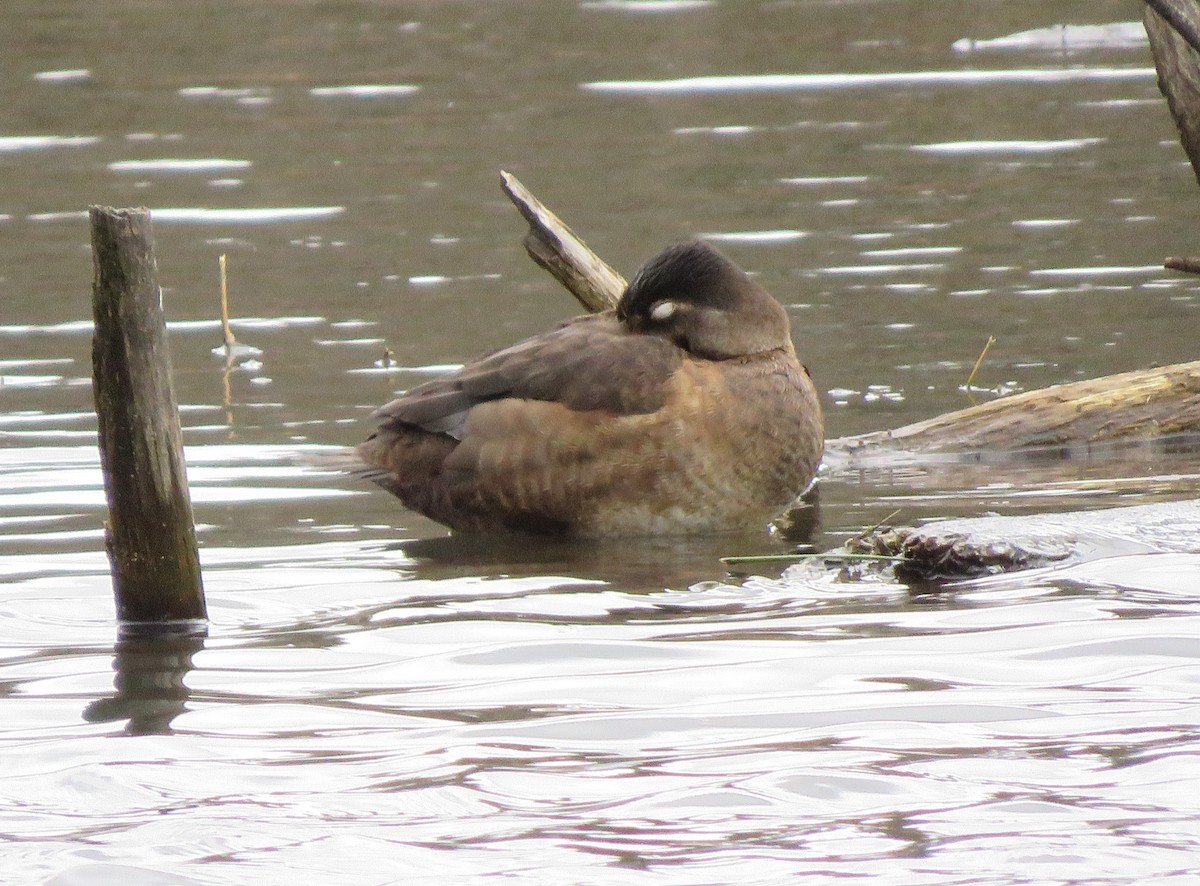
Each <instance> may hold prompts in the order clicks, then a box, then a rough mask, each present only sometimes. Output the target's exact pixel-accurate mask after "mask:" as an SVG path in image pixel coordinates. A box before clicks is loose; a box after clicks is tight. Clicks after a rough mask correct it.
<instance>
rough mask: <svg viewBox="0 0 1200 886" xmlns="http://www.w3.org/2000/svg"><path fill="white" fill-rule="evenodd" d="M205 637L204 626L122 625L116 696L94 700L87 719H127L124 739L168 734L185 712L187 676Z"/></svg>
mask: <svg viewBox="0 0 1200 886" xmlns="http://www.w3.org/2000/svg"><path fill="white" fill-rule="evenodd" d="M207 636H208V629H207V627H206V626H205V625H204V624H195V623H189V624H180V625H176V626H171V625H137V624H124V625H122V626H121V631H120V634H119V636H118V637H117V643H116V646H115V648H114V654H113V671H115V672H116V676H115V677H114V678H113V685H114V687H115V689H116V692H115V693H113V694H112V695H110V696H107V697H106V698H100V699H97V700H96V701H93V702H90V703H89V704H88V705H87V707H86V708H84V710H83V719H84V720H85V721H87V722H88V723H112V722H120V721H125V727H124V732H125V734H126V735H160V734H161V735H167V734H170V733H171V732H172V729H171V723H172V721H173V720H174V719H175V718H176V717H178V716H179V715H180V714H182V713H183V712H184V711H186V710H187V703H188V699H189V698H190V697H191V691H190V690H189V689H188V686H187V683H186V680H185V678H186V677H187V675H188V673H189V672H190V671H191V670H192V667H193V665H192V657H193V656H194V655H195V654H196V653H197V652H199V651H200V650H202V649H203V648H204V641H205V639H206V637H207Z"/></svg>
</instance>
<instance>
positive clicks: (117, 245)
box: [88, 206, 206, 622]
mask: <svg viewBox="0 0 1200 886" xmlns="http://www.w3.org/2000/svg"><path fill="white" fill-rule="evenodd" d="M88 215H89V217H90V219H91V232H92V258H93V266H94V268H95V276H94V278H93V283H92V312H93V314H94V316H95V321H96V329H95V334H94V336H93V338H92V389H93V391H94V393H95V398H96V416H97V418H98V420H99V427H100V465H101V468H102V469H103V471H104V489H105V493H106V495H107V498H108V528H107V533H106V545H107V548H108V557H109V562H110V563H111V564H112V576H113V594H114V596H115V598H116V603H117V617H118V619H120V620H121V621H124V622H162V621H180V620H196V619H204V618H206V609H205V605H204V588H203V585H202V583H201V579H200V560H199V556H198V554H197V551H196V530H195V527H194V525H193V522H192V503H191V499H190V498H189V497H188V489H187V475H186V472H185V468H184V461H183V441H182V436H181V434H180V430H179V414H178V411H177V409H176V406H175V391H174V387H173V386H172V384H171V358H170V354H169V352H168V350H167V342H166V335H165V324H164V322H163V311H162V295H161V292H160V290H159V286H158V267H157V265H156V263H155V260H154V241H153V237H152V235H151V227H150V211H149V210H147V209H113V208H111V207H107V206H92V207H90V208H89V210H88Z"/></svg>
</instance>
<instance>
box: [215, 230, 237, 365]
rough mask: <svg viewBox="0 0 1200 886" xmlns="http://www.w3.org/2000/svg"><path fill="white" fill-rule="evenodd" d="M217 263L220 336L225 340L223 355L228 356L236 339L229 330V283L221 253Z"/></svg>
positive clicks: (223, 257)
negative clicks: (218, 270) (218, 268)
mask: <svg viewBox="0 0 1200 886" xmlns="http://www.w3.org/2000/svg"><path fill="white" fill-rule="evenodd" d="M217 263H218V264H219V265H220V266H221V334H222V336H224V338H225V355H226V356H229V355H231V354H232V353H233V346H234V345H236V344H237V339H236V338H234V337H233V330H232V329H230V328H229V281H228V277H227V276H226V273H225V254H224V253H221V257H220V258H219V259H217Z"/></svg>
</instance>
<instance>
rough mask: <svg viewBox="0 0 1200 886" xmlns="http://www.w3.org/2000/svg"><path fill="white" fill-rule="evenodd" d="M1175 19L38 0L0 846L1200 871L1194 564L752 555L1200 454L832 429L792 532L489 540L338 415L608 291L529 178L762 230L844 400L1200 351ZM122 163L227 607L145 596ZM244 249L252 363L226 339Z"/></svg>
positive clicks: (582, 200)
mask: <svg viewBox="0 0 1200 886" xmlns="http://www.w3.org/2000/svg"><path fill="white" fill-rule="evenodd" d="M1130 15H1131V7H1130V6H1129V5H1128V4H1125V3H1117V2H1115V0H1102V2H1088V3H1083V2H1063V3H1056V4H1043V3H1032V2H1007V3H974V4H960V3H947V2H940V0H939V2H931V0H922V2H919V3H918V2H915V0H911V2H904V0H867V2H860V3H854V4H845V3H835V2H828V0H804V2H801V0H797V2H784V3H775V2H771V3H768V2H763V3H758V2H744V3H743V2H737V3H735V2H732V0H689V2H676V0H666V2H664V0H628V2H625V0H613V2H608V0H605V2H580V3H570V2H549V0H514V2H509V3H492V4H476V3H433V2H413V3H403V4H385V5H379V4H372V3H357V2H350V3H343V4H336V5H330V4H323V3H316V2H306V0H305V2H296V3H287V4H280V3H273V2H250V3H243V4H240V5H239V6H238V8H237V9H236V10H232V9H226V8H218V7H217V6H215V5H212V4H158V5H154V4H150V5H147V4H140V3H129V2H119V0H100V2H93V3H81V2H78V0H37V2H34V0H13V2H9V3H8V4H7V5H6V6H5V8H4V11H3V12H0V34H3V35H4V36H3V37H0V40H2V41H3V45H4V48H5V53H4V55H5V59H6V67H5V70H4V73H3V75H2V76H3V78H4V83H5V86H6V96H8V101H7V103H6V109H5V112H4V114H3V115H2V117H0V168H2V169H3V171H4V173H5V175H4V181H5V182H6V186H5V188H4V190H3V193H2V194H0V582H3V586H2V587H0V637H3V638H4V639H3V641H0V696H2V701H0V704H2V705H3V710H4V712H5V717H4V719H3V721H2V724H0V748H2V751H3V758H4V760H5V765H4V767H3V770H2V771H0V841H2V848H0V852H2V856H0V857H2V858H3V864H2V865H0V882H12V883H14V884H15V883H21V884H25V883H48V884H49V883H53V884H55V886H80V884H92V883H107V882H114V881H117V880H120V881H123V882H128V883H131V884H159V883H171V884H179V883H213V884H217V883H227V882H229V881H231V880H253V881H254V882H256V883H264V884H270V883H295V882H297V880H302V881H305V882H308V881H319V882H353V883H355V884H386V883H399V882H409V881H411V880H412V878H413V877H424V878H427V879H430V880H432V881H434V882H454V883H476V882H480V883H482V882H484V881H487V882H492V881H494V880H495V878H496V877H497V876H505V877H508V878H509V879H511V880H514V881H516V882H528V883H555V884H558V883H563V882H571V883H624V882H639V883H641V882H646V881H647V880H648V879H651V878H652V879H653V880H654V881H655V882H662V883H681V884H684V883H686V884H709V883H722V884H724V883H735V882H755V883H785V882H786V883H792V882H796V881H797V879H803V878H807V879H808V880H811V881H813V882H820V881H824V880H832V879H834V878H839V879H840V878H856V879H865V878H870V879H871V880H872V882H880V883H905V884H907V883H920V884H943V883H944V884H967V883H970V884H979V883H1011V882H1019V881H1028V882H1038V883H1096V884H1099V883H1105V884H1108V883H1114V884H1115V883H1131V882H1148V881H1153V882H1163V883H1171V882H1179V883H1187V882H1194V880H1195V878H1196V875H1197V873H1198V871H1200V865H1198V863H1197V862H1196V861H1195V859H1196V858H1197V850H1198V849H1200V826H1198V825H1197V822H1198V821H1200V807H1198V803H1197V799H1196V798H1197V796H1198V795H1200V794H1198V791H1197V776H1196V766H1195V758H1196V756H1197V754H1200V740H1198V735H1200V721H1198V712H1200V707H1198V706H1197V697H1198V687H1200V661H1198V659H1200V591H1198V589H1200V563H1198V562H1197V560H1196V557H1195V555H1188V554H1172V555H1161V556H1140V557H1122V558H1111V559H1108V560H1101V561H1096V562H1092V563H1085V564H1082V565H1077V566H1072V567H1069V568H1063V569H1058V570H1047V571H1040V572H1037V573H1029V574H1024V575H1017V576H1009V577H1003V578H992V579H987V580H982V581H977V582H973V583H967V584H962V585H957V586H953V587H948V588H924V587H922V588H914V587H905V586H902V585H897V584H891V583H888V582H883V581H875V582H866V583H846V582H843V581H839V580H838V578H839V577H838V575H837V573H836V571H834V570H830V571H829V572H828V573H827V574H824V575H820V576H817V577H814V576H813V574H812V573H811V572H806V573H804V574H800V573H798V572H796V571H789V572H787V573H784V572H783V567H764V568H763V569H758V570H749V571H747V572H738V573H730V572H728V571H726V569H725V568H724V567H723V566H722V565H721V563H720V561H719V558H720V557H721V556H723V555H727V554H760V553H772V552H781V551H786V550H789V549H790V548H791V546H792V540H791V538H792V537H794V536H804V537H807V538H808V539H809V540H810V541H811V542H812V543H813V544H815V545H816V546H817V547H819V548H826V547H830V546H832V545H835V544H837V543H838V542H840V541H841V540H843V539H845V538H846V537H848V536H850V535H853V534H857V533H858V532H860V531H861V530H862V529H863V528H865V527H867V526H870V525H872V524H874V523H876V522H878V521H879V520H882V519H884V518H886V517H888V516H889V515H890V514H893V512H895V511H897V510H899V511H900V514H899V515H898V516H896V517H894V518H893V519H895V520H900V521H904V522H912V521H915V520H919V519H923V518H926V517H934V516H944V515H956V516H957V515H972V514H979V513H983V512H1000V513H1009V514H1021V513H1032V512H1036V511H1051V510H1056V509H1057V510H1062V509H1068V508H1085V507H1098V506H1104V505H1117V504H1126V503H1143V502H1150V501H1163V500H1169V499H1173V498H1181V497H1189V496H1192V495H1194V491H1195V488H1196V481H1197V474H1198V472H1200V467H1198V465H1197V462H1196V459H1195V457H1194V455H1191V454H1188V453H1186V452H1184V453H1175V452H1168V451H1162V450H1147V451H1135V452H1133V453H1129V452H1125V453H1123V454H1122V455H1121V457H1119V458H1108V459H1092V460H1085V461H1054V460H1038V461H1032V462H1029V461H1026V462H1018V463H1013V464H980V465H976V466H962V465H958V466H952V467H949V468H948V467H947V466H946V465H944V464H942V465H938V464H932V463H921V462H916V463H904V464H893V465H885V466H882V467H875V468H871V469H870V470H864V471H859V472H848V471H844V470H843V471H839V470H831V471H830V472H829V473H828V474H827V476H826V477H825V478H824V479H823V482H822V484H821V489H820V508H819V513H818V514H816V515H815V516H814V515H810V518H811V519H810V522H809V524H807V525H802V526H800V527H798V528H797V529H796V530H794V532H793V533H792V534H791V536H787V535H784V534H779V535H776V536H770V535H768V534H766V533H765V532H756V533H750V534H748V535H746V536H745V537H726V538H720V539H699V540H674V539H648V540H643V541H639V542H637V543H624V544H621V545H580V544H566V543H549V542H546V543H542V542H538V543H533V542H528V543H521V542H517V543H514V542H511V541H509V542H487V541H471V540H469V539H458V538H450V537H448V536H447V534H446V533H445V532H444V531H443V530H441V529H440V528H439V527H438V526H436V525H435V524H433V523H430V522H429V521H427V520H425V519H423V518H421V517H419V516H416V515H414V514H411V513H409V512H406V511H404V510H403V509H401V508H400V507H399V506H398V505H397V504H396V503H395V501H394V500H392V499H390V498H389V497H387V496H386V495H384V494H383V493H381V492H379V491H377V490H374V489H371V488H368V487H366V486H363V485H361V484H359V483H358V482H356V481H355V480H353V479H351V478H347V477H344V476H341V475H339V474H337V473H336V472H334V471H332V470H330V469H328V468H327V467H324V466H323V465H324V464H325V463H324V462H323V461H322V459H321V457H320V456H321V455H322V454H324V453H327V452H328V451H330V449H329V448H330V447H343V446H347V445H351V444H353V443H355V442H357V441H358V440H359V439H361V437H362V436H363V435H364V434H365V433H366V428H367V426H366V421H365V419H366V416H367V415H368V414H369V412H370V410H371V409H373V408H374V407H375V406H377V405H378V404H380V403H382V402H384V401H385V400H387V399H388V398H389V397H390V396H392V393H393V392H394V391H396V390H400V389H403V388H406V387H409V386H412V385H413V384H416V383H418V382H419V381H420V380H421V379H424V378H427V377H429V375H430V374H433V373H437V372H442V371H445V370H446V369H447V368H449V367H453V366H455V365H457V364H460V363H461V362H462V361H464V360H466V359H468V358H470V357H471V356H472V355H474V354H477V353H479V352H480V351H483V350H486V349H489V348H493V347H496V346H499V345H502V344H506V343H508V342H511V341H513V340H515V339H517V338H519V337H521V336H524V335H528V334H532V333H535V332H537V331H540V330H542V329H544V328H546V327H547V326H549V325H550V324H552V323H554V322H557V321H558V320H560V319H562V318H564V317H567V316H570V315H571V314H572V313H574V312H575V310H576V309H575V307H574V305H573V302H572V301H571V299H570V298H569V297H567V296H566V295H565V294H564V293H562V292H561V291H560V290H559V289H557V287H556V284H555V283H554V282H553V281H552V280H551V279H550V278H549V277H547V276H546V275H544V274H543V273H542V272H541V271H539V270H538V269H537V268H536V267H534V266H533V265H532V263H530V262H529V260H528V259H527V258H526V257H525V255H524V254H523V251H522V249H521V247H520V245H519V239H520V236H521V233H522V226H521V223H520V220H519V217H518V216H517V214H516V213H515V211H513V209H512V208H511V207H510V206H509V204H508V202H507V200H506V199H505V198H504V196H503V195H502V194H501V192H500V190H499V187H498V171H499V170H500V169H507V170H509V171H511V172H513V173H514V174H516V175H517V176H519V177H520V178H521V179H522V180H523V181H524V182H525V184H526V185H528V186H529V187H530V188H531V189H532V190H533V191H534V192H535V193H537V194H538V195H539V196H540V197H541V198H542V199H543V200H544V201H546V202H547V203H548V204H549V205H550V206H551V207H553V208H554V209H555V210H556V211H558V212H559V213H560V214H561V215H562V216H563V217H564V218H565V219H566V220H567V221H568V222H569V223H570V224H571V225H572V226H573V227H574V228H575V230H577V231H578V232H579V233H580V234H581V235H582V236H584V237H585V238H586V239H587V240H588V241H589V243H591V245H592V246H593V247H595V248H596V249H597V251H598V252H599V253H600V254H601V255H603V256H604V257H605V258H606V259H607V260H608V261H609V262H611V263H612V264H613V265H614V267H616V268H618V269H619V270H621V271H622V272H623V273H625V274H629V273H631V272H632V271H633V270H634V269H635V268H636V267H637V265H638V264H639V263H640V262H641V261H642V260H644V259H645V258H647V257H648V256H649V255H650V254H651V253H653V252H655V251H656V250H657V249H658V248H659V247H660V246H661V245H664V244H666V243H668V242H671V241H674V240H678V239H681V238H684V237H688V236H693V235H696V234H704V235H705V236H707V237H709V238H711V239H712V240H714V241H716V242H718V243H719V244H720V245H721V248H722V249H724V250H726V251H727V252H728V253H729V254H730V255H731V256H732V257H733V258H734V259H735V260H736V261H738V262H739V263H740V264H742V265H743V266H745V267H746V268H748V269H750V270H752V271H754V272H755V273H756V274H757V275H758V276H759V279H760V280H762V282H763V283H764V284H765V285H766V286H767V287H768V288H769V289H770V290H771V291H772V292H773V293H775V294H776V295H777V296H778V297H779V298H780V300H781V301H783V302H784V303H785V304H786V305H787V306H788V310H789V312H790V313H791V316H792V319H793V325H794V332H795V338H796V340H797V344H798V347H799V349H800V351H801V353H802V355H803V357H804V359H805V360H806V361H807V362H808V364H809V366H810V367H811V369H812V371H813V374H814V376H815V377H816V379H817V382H818V385H819V387H820V389H821V390H822V391H823V393H824V396H825V407H826V412H827V419H828V432H829V436H831V437H835V436H841V435H845V434H851V433H857V432H862V431H871V430H878V429H881V428H887V427H893V426H897V425H900V424H903V423H905V422H909V421H915V420H919V419H922V418H926V417H929V416H931V415H934V414H936V413H939V412H943V411H946V410H949V409H954V408H958V407H961V406H965V405H968V404H969V403H970V402H971V399H972V398H974V399H977V400H979V399H987V398H989V397H993V396H996V395H998V394H1000V393H1008V392H1013V391H1020V390H1028V389H1033V388H1037V387H1041V386H1044V385H1047V384H1053V383H1056V382H1062V381H1069V380H1073V379H1077V378H1086V377H1092V376H1096V375H1101V374H1105V373H1110V372H1118V371H1124V370H1128V369H1136V368H1141V367H1146V366H1150V365H1153V364H1155V363H1166V362H1175V361H1180V360H1186V359H1193V358H1194V357H1195V356H1196V353H1195V336H1194V334H1192V330H1193V329H1194V325H1195V319H1196V308H1197V291H1196V286H1195V285H1194V284H1193V283H1192V282H1191V280H1189V279H1187V278H1184V277H1181V276H1179V275H1176V274H1173V273H1169V272H1166V271H1163V270H1162V269H1161V266H1160V265H1161V260H1162V258H1163V257H1165V256H1166V255H1169V254H1177V253H1188V252H1189V250H1191V249H1193V248H1194V238H1193V237H1192V236H1191V234H1190V232H1192V231H1195V230H1197V227H1198V225H1197V223H1198V222H1200V209H1198V208H1197V207H1198V206H1200V204H1198V202H1197V200H1196V196H1197V192H1196V182H1195V179H1194V177H1193V176H1192V173H1191V171H1190V169H1189V168H1188V166H1187V165H1186V163H1185V161H1184V156H1183V153H1182V150H1181V149H1180V148H1179V146H1178V144H1177V142H1176V140H1175V136H1174V132H1173V128H1172V124H1171V121H1170V119H1169V116H1168V114H1167V112H1166V109H1165V107H1164V104H1163V102H1162V99H1161V97H1160V96H1159V95H1158V93H1157V89H1156V86H1155V83H1154V77H1153V72H1152V67H1151V61H1150V58H1149V52H1148V49H1147V47H1146V45H1145V44H1144V42H1142V41H1141V40H1140V39H1139V37H1138V32H1137V29H1136V26H1135V25H1132V24H1131V23H1130V22H1129V16H1130ZM1060 26H1068V27H1060ZM91 203H104V204H113V205H119V206H127V205H147V206H150V207H151V208H152V210H153V211H154V218H155V233H156V238H157V247H158V261H159V267H160V274H161V278H162V282H163V285H164V303H165V307H166V312H167V315H168V318H169V320H170V330H171V333H170V335H171V348H172V352H173V357H174V364H175V381H176V387H177V392H178V395H179V398H180V401H181V412H182V418H183V422H184V425H185V442H186V444H187V447H188V452H187V455H188V462H189V469H190V474H191V481H192V492H193V498H194V500H195V510H196V518H197V521H198V523H199V524H200V525H199V537H200V540H201V544H202V551H201V558H202V562H203V565H204V569H205V583H206V588H207V591H208V599H209V608H210V612H211V615H212V624H211V626H210V629H209V632H208V636H207V638H199V637H175V638H171V637H166V638H163V637H158V638H153V637H150V638H148V637H140V636H136V635H133V636H124V637H121V638H120V639H118V637H117V632H116V629H115V626H114V624H113V613H112V600H111V590H110V584H109V578H108V571H107V563H106V560H105V556H104V552H103V521H104V518H105V509H104V496H103V487H102V483H101V479H100V475H99V472H98V469H97V462H96V454H95V421H94V417H93V415H92V404H91V392H90V332H91V327H90V302H89V288H90V281H91V258H90V254H89V251H88V242H87V225H86V207H87V205H88V204H91ZM221 254H227V255H228V257H229V266H230V289H231V298H232V301H233V308H234V313H235V322H234V331H235V332H236V334H237V336H238V338H239V340H241V341H243V342H244V343H246V344H248V345H252V346H254V347H255V348H258V349H260V350H261V352H262V353H261V354H259V355H251V356H246V357H244V358H241V359H239V360H238V361H237V362H236V364H235V365H234V366H233V367H232V368H231V369H230V370H228V371H227V370H226V367H224V365H223V363H222V361H221V360H220V359H219V358H218V357H216V356H214V355H213V353H212V349H213V348H214V346H216V345H217V344H218V343H219V341H220V332H219V326H218V324H217V321H216V319H215V317H216V306H217V257H218V256H219V255H221ZM989 336H994V337H995V338H996V340H997V341H996V344H995V345H993V346H992V347H991V349H990V350H989V352H988V357H987V359H986V360H985V361H984V363H983V365H982V366H981V368H980V371H979V373H978V375H977V376H976V379H975V381H974V385H973V390H971V391H969V392H968V391H965V390H964V388H965V384H966V380H967V377H968V375H969V374H970V372H971V368H972V367H973V366H974V364H975V360H976V358H977V356H978V355H979V353H980V350H981V349H982V347H983V345H984V343H985V342H986V341H987V339H988V337H989ZM385 349H387V350H388V351H389V352H390V354H391V357H390V359H391V361H392V365H390V366H389V365H385V363H384V360H383V356H384V353H385ZM756 572H761V573H764V574H754V573H756Z"/></svg>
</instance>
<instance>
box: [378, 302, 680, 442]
mask: <svg viewBox="0 0 1200 886" xmlns="http://www.w3.org/2000/svg"><path fill="white" fill-rule="evenodd" d="M681 360H682V351H680V349H679V348H677V347H676V346H675V345H674V344H672V343H671V342H669V341H667V340H666V339H663V338H659V337H657V336H651V335H638V334H634V333H630V332H629V331H628V330H626V329H625V328H624V327H623V326H622V325H621V324H620V323H619V322H618V321H617V320H616V317H615V316H614V314H613V313H612V312H606V313H604V314H596V315H590V316H583V317H577V318H575V319H574V320H569V321H567V322H566V323H564V324H563V325H561V326H559V327H558V328H556V329H553V330H551V331H549V332H546V333H543V334H541V335H537V336H534V337H533V338H528V339H525V340H524V341H521V342H518V343H517V344H515V345H511V346H510V347H507V348H503V349H501V350H498V351H494V352H492V353H491V354H487V355H485V356H483V357H481V358H479V359H477V360H474V361H472V362H470V363H468V364H466V365H465V366H463V367H462V369H459V370H458V371H457V372H454V373H451V374H450V375H447V376H444V377H442V378H438V379H434V380H433V381H429V382H426V383H425V384H422V385H420V386H419V387H416V388H413V389H412V390H411V391H408V392H407V393H405V394H404V395H403V396H401V397H398V398H397V399H395V400H393V401H392V402H390V403H388V404H386V405H385V406H382V407H380V408H379V409H378V410H376V411H375V413H374V414H373V417H374V418H375V419H376V420H377V421H378V423H379V426H380V428H381V429H383V430H388V429H399V428H400V427H402V426H409V427H417V428H421V429H423V430H425V431H429V432H431V433H437V434H446V435H448V436H450V437H453V438H455V439H456V440H461V439H462V436H463V432H464V425H465V424H466V420H467V414H468V413H469V412H470V410H471V409H472V408H473V407H474V406H476V405H478V404H480V403H485V402H488V401H491V400H500V399H506V398H508V399H517V400H540V401H546V402H551V403H559V404H561V405H563V406H565V407H567V408H568V409H571V410H574V411H577V412H585V411H591V410H604V411H607V412H611V413H615V414H620V415H634V414H645V413H651V412H655V411H657V410H658V409H660V408H661V407H662V405H663V402H664V385H665V384H666V382H667V380H668V379H669V378H670V376H671V375H672V373H674V372H675V371H676V370H677V369H678V367H679V364H680V362H681Z"/></svg>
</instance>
